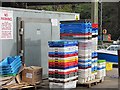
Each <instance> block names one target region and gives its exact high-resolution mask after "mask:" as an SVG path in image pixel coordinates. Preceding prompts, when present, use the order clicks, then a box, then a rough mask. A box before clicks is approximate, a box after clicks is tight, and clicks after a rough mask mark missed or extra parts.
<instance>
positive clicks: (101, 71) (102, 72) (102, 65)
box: [96, 60, 106, 80]
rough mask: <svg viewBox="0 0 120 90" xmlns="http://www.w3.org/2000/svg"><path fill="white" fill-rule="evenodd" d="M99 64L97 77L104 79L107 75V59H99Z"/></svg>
mask: <svg viewBox="0 0 120 90" xmlns="http://www.w3.org/2000/svg"><path fill="white" fill-rule="evenodd" d="M97 63H98V65H97V75H96V78H97V79H102V80H103V79H104V77H105V76H106V61H105V60H98V62H97Z"/></svg>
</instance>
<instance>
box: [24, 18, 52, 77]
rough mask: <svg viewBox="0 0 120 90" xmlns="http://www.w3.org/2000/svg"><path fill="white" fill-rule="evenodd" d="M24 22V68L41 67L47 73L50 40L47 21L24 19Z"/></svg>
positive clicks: (49, 25) (49, 28)
mask: <svg viewBox="0 0 120 90" xmlns="http://www.w3.org/2000/svg"><path fill="white" fill-rule="evenodd" d="M22 20H23V21H24V59H25V64H26V66H33V65H35V66H41V67H42V68H43V74H44V75H46V74H47V72H48V41H49V40H51V38H52V37H51V22H50V20H49V19H33V18H32V19H28V18H27V19H26V18H22Z"/></svg>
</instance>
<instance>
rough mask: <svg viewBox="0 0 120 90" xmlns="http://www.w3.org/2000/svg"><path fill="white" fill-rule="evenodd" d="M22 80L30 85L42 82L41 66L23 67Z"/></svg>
mask: <svg viewBox="0 0 120 90" xmlns="http://www.w3.org/2000/svg"><path fill="white" fill-rule="evenodd" d="M22 82H26V83H29V84H31V85H35V84H37V83H40V82H42V68H41V67H38V66H30V67H25V68H24V70H23V72H22Z"/></svg>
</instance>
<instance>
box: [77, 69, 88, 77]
mask: <svg viewBox="0 0 120 90" xmlns="http://www.w3.org/2000/svg"><path fill="white" fill-rule="evenodd" d="M78 77H81V78H87V77H88V69H78Z"/></svg>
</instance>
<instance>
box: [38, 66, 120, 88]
mask: <svg viewBox="0 0 120 90" xmlns="http://www.w3.org/2000/svg"><path fill="white" fill-rule="evenodd" d="M118 84H119V83H118V69H117V68H113V70H112V71H107V76H106V77H105V80H104V82H102V83H99V84H97V85H93V86H92V87H91V88H87V87H82V86H78V85H77V88H75V89H72V90H83V89H84V90H89V89H94V90H96V89H109V90H110V89H111V90H114V89H115V90H120V89H118V86H119V85H118ZM48 85H49V83H48V80H45V81H44V83H43V88H41V89H42V90H43V89H47V88H48ZM41 89H40V90H41ZM55 90H58V89H55Z"/></svg>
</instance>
